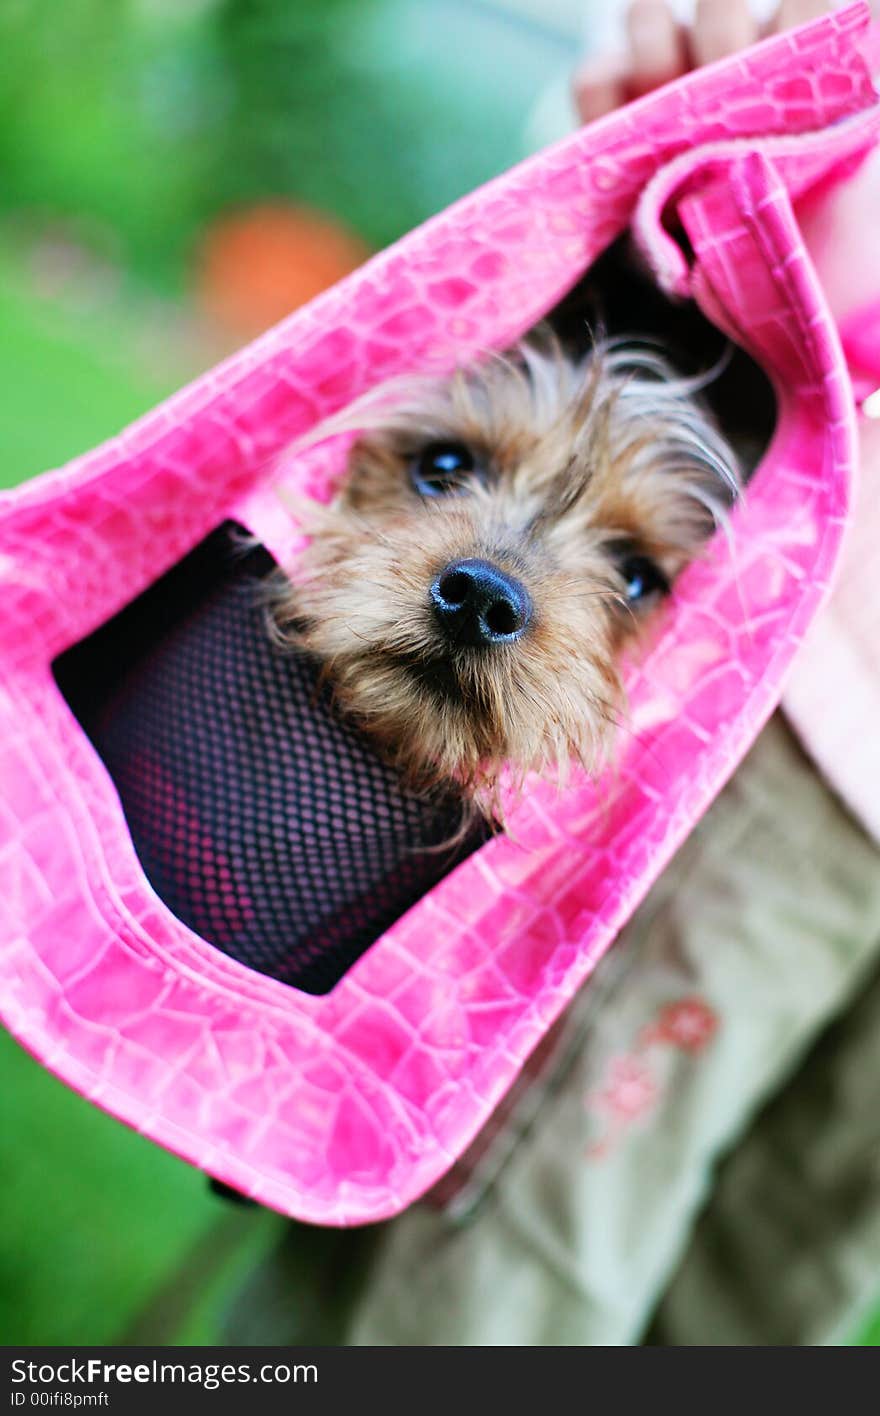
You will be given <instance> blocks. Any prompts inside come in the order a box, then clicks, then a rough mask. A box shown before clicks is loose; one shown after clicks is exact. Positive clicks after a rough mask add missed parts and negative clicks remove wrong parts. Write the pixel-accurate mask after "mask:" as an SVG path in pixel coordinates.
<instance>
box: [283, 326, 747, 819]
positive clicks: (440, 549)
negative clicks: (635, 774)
mask: <svg viewBox="0 0 880 1416" xmlns="http://www.w3.org/2000/svg"><path fill="white" fill-rule="evenodd" d="M697 387H699V381H697V380H693V381H687V380H683V379H678V378H676V376H675V375H674V373H673V371H672V370H671V369H670V368H669V367H668V366H667V365H666V363H665V362H664V361H663V360H662V359H661V358H660V357H659V356H658V355H657V354H656V353H654V352H651V351H650V350H649V349H647V348H644V347H641V348H639V347H636V346H633V345H625V344H621V343H606V344H601V345H599V346H597V347H596V348H595V349H594V350H593V351H592V353H591V354H590V355H588V356H587V357H586V358H583V359H580V360H572V359H570V358H569V357H567V356H566V355H565V354H564V353H563V352H562V350H561V349H560V348H559V347H558V346H557V345H556V344H555V343H553V342H552V341H550V342H546V341H545V342H543V343H533V342H532V343H526V344H523V345H522V346H520V347H518V348H517V349H516V350H514V351H513V352H512V353H511V354H510V355H507V356H493V357H490V358H488V359H486V360H485V361H484V362H482V363H480V364H478V365H476V366H475V367H473V368H471V369H469V370H468V371H466V372H459V373H457V374H456V375H455V376H453V377H452V378H450V379H449V380H448V381H445V382H443V381H438V382H435V383H431V382H427V381H424V380H417V381H409V382H406V383H401V384H398V385H396V386H395V387H394V388H391V389H388V390H387V391H386V392H385V394H384V395H383V396H380V397H379V398H378V399H376V398H374V399H372V400H367V403H366V404H365V405H364V406H363V407H362V408H361V409H360V410H354V411H352V412H351V413H349V414H348V415H346V417H345V418H344V419H343V420H342V422H340V421H339V420H337V421H336V423H335V424H334V425H332V426H331V428H330V430H329V431H338V430H339V428H340V427H345V426H348V427H349V428H357V429H358V430H359V431H360V436H359V438H358V441H357V442H356V443H355V444H354V446H353V449H352V452H351V455H350V459H349V465H348V473H347V476H346V478H345V482H344V485H343V486H342V487H341V490H340V491H339V492H338V494H337V495H336V497H335V500H334V501H333V502H332V503H331V504H330V505H329V506H327V507H323V508H322V507H318V506H315V507H313V508H311V509H310V513H309V516H308V520H307V523H306V526H305V530H306V532H307V534H308V535H309V536H310V538H311V539H310V541H309V544H308V545H307V547H306V549H305V551H304V553H303V555H302V558H301V560H300V562H299V563H298V565H297V566H296V569H295V583H294V584H293V585H292V586H291V587H290V588H289V589H288V591H287V592H286V593H285V595H284V596H283V598H282V599H281V601H280V602H279V604H278V606H277V610H276V616H275V621H276V626H277V628H278V631H279V633H280V635H281V637H282V639H283V640H284V641H285V642H286V643H289V644H292V645H297V646H299V647H301V648H303V649H305V650H307V651H308V652H310V653H312V654H314V655H316V656H317V657H318V659H319V660H320V662H321V663H322V664H323V665H324V667H325V671H326V674H327V676H328V677H329V680H330V681H331V683H332V684H333V686H334V690H335V694H336V697H337V699H338V702H339V704H340V705H341V707H342V708H343V709H344V710H345V711H346V712H347V713H348V714H350V715H351V716H352V717H353V718H354V719H355V720H356V721H357V722H358V723H359V724H360V726H361V727H362V728H363V729H364V730H366V731H367V732H369V733H370V734H372V735H373V736H374V737H375V739H376V741H377V742H378V743H379V745H380V747H381V749H382V751H383V753H384V754H385V755H386V756H387V758H389V759H390V760H391V761H392V762H393V763H394V764H396V766H397V767H398V768H399V769H400V770H401V771H402V773H403V774H404V777H405V779H406V780H407V782H408V783H409V784H410V785H413V786H417V787H426V786H431V785H433V784H439V783H445V782H449V781H455V782H457V783H459V784H460V785H461V787H462V788H463V789H464V791H465V793H466V795H467V796H468V797H469V798H470V799H472V800H473V801H474V802H475V803H476V804H477V806H479V807H480V808H481V809H483V810H485V811H487V812H491V811H493V810H497V789H498V785H499V779H500V775H501V773H502V772H503V771H504V770H505V769H507V770H508V772H509V771H511V770H512V772H513V774H514V775H515V777H517V778H519V779H521V778H522V776H523V775H524V774H525V773H526V772H529V771H532V770H539V771H540V770H548V769H549V770H554V771H556V772H557V773H558V774H560V775H561V774H564V772H565V769H566V765H567V764H568V762H569V761H570V759H572V758H574V759H576V760H577V761H579V762H581V763H582V764H584V766H585V767H586V768H587V770H595V768H596V767H597V766H598V765H599V763H600V762H601V761H602V760H603V759H604V758H605V756H606V755H607V752H608V748H609V744H610V741H611V736H612V730H613V727H614V725H615V722H616V720H617V717H618V715H619V712H620V709H621V705H622V702H623V694H622V687H621V682H620V672H619V657H620V649H621V646H622V645H623V643H624V641H625V640H626V639H627V638H628V637H629V636H632V635H633V634H635V633H636V632H637V631H638V629H639V626H640V624H641V622H642V621H643V618H644V611H645V610H647V609H648V608H649V607H650V604H651V603H653V602H654V601H656V600H657V599H658V598H660V596H661V595H662V593H663V591H664V590H665V589H666V588H667V586H666V584H665V583H664V582H671V581H672V580H673V579H674V578H675V576H676V575H677V574H678V572H679V571H680V570H681V569H682V567H683V566H684V565H685V564H686V563H687V562H688V561H689V560H691V559H692V558H693V557H694V556H695V555H696V554H697V553H698V551H699V549H700V547H701V546H702V544H703V543H704V542H705V541H706V539H707V537H708V536H709V535H710V534H711V533H712V531H713V529H714V527H715V525H716V524H717V523H718V522H719V521H722V520H723V519H724V514H725V510H726V508H727V507H729V506H730V504H731V502H732V501H733V499H734V498H735V496H736V494H737V486H738V482H737V475H736V470H735V461H734V458H733V455H732V453H731V452H730V450H729V448H727V446H726V445H725V443H724V442H723V440H722V438H721V437H720V435H719V434H718V433H717V431H716V430H715V428H714V427H713V425H712V422H711V420H710V418H709V417H708V415H707V414H706V413H705V412H704V411H703V410H702V409H701V407H700V405H699V403H698V401H697V399H696V397H695V391H696V389H697ZM448 442H454V443H455V444H463V445H465V446H466V448H467V449H469V450H470V451H471V453H472V455H473V457H474V458H475V459H476V462H477V464H478V469H477V471H476V472H475V473H473V474H471V475H467V476H463V477H462V478H461V480H460V484H458V483H457V484H456V485H454V486H453V487H452V488H451V489H450V490H448V491H446V492H445V493H444V494H443V495H434V496H425V495H423V494H420V492H419V491H418V490H416V489H415V487H414V484H413V477H412V469H413V467H414V466H418V465H419V457H420V455H423V450H424V449H425V448H426V447H429V448H430V447H433V446H434V445H435V444H443V443H448ZM634 556H638V557H640V558H643V560H647V561H650V562H651V563H652V564H653V565H655V566H656V567H657V568H659V571H660V572H661V576H660V577H659V579H660V584H659V586H657V587H655V589H654V591H653V593H650V594H647V595H645V596H643V597H641V599H639V601H638V603H632V602H631V600H630V598H629V596H628V590H627V573H628V572H627V567H628V566H631V565H632V564H633V557H634ZM469 557H477V558H480V559H482V560H485V561H487V562H490V563H491V564H492V565H493V566H495V567H498V568H499V570H500V571H501V572H503V573H504V574H506V575H507V576H509V577H515V579H516V581H517V582H518V583H519V584H520V585H521V586H525V587H526V590H527V592H528V596H529V597H530V600H531V619H530V621H529V623H528V625H527V628H526V629H525V630H524V631H523V632H522V634H521V636H520V637H519V638H517V639H516V640H515V641H514V642H502V643H491V644H486V645H483V644H481V645H479V646H478V647H474V646H472V645H466V644H465V645H462V644H456V643H450V642H449V638H448V634H447V635H446V636H444V634H443V633H442V632H441V631H440V629H439V628H438V622H437V615H436V613H435V610H434V606H433V604H432V601H431V597H430V593H429V587H430V586H431V585H432V583H435V581H436V579H437V577H438V576H440V575H441V574H442V572H443V568H444V567H445V566H448V565H449V564H450V563H451V562H455V561H456V560H457V559H458V558H469Z"/></svg>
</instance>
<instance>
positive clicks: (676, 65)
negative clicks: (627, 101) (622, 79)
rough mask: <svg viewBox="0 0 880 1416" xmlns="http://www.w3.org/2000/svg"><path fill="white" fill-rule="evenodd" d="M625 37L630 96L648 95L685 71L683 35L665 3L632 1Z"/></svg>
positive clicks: (654, 0)
mask: <svg viewBox="0 0 880 1416" xmlns="http://www.w3.org/2000/svg"><path fill="white" fill-rule="evenodd" d="M626 34H627V40H628V43H629V55H630V58H629V66H628V88H629V96H630V97H632V98H635V97H638V95H639V94H643V93H648V92H649V91H650V90H651V89H654V88H658V87H659V86H660V84H665V83H668V82H669V80H670V79H677V78H678V77H679V75H681V74H683V73H685V71H686V70H687V68H688V55H687V47H686V45H685V39H684V32H683V31H682V29H681V27H680V26H679V24H678V21H677V20H676V18H675V16H674V15H673V13H672V11H671V10H670V8H669V6H668V5H667V4H666V3H665V0H632V3H631V4H630V6H629V9H628V10H627V13H626Z"/></svg>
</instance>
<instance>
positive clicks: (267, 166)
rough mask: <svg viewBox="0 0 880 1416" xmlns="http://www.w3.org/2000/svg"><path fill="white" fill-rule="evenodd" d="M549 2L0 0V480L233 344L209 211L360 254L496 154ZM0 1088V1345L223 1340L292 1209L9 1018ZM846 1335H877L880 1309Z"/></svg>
mask: <svg viewBox="0 0 880 1416" xmlns="http://www.w3.org/2000/svg"><path fill="white" fill-rule="evenodd" d="M550 8H551V9H552V8H553V7H552V5H551V7H550ZM569 8H570V7H569ZM557 9H558V10H559V11H560V13H561V12H562V11H564V10H565V7H564V6H562V7H557ZM541 11H542V7H539V6H529V5H523V6H522V7H521V11H520V13H519V14H518V15H515V16H514V17H513V18H512V19H511V17H510V16H509V15H508V16H507V17H505V15H504V14H503V13H500V12H499V11H498V9H497V7H494V6H493V5H492V4H491V3H474V4H469V3H467V0H436V3H434V0H299V3H293V4H291V3H286V0H175V3H172V0H67V3H66V4H65V5H63V6H59V5H58V4H57V3H53V0H6V3H5V5H4V6H3V7H2V8H0V387H2V389H3V397H2V399H0V485H4V486H12V485H14V484H15V483H17V482H19V481H21V480H23V479H24V478H26V477H29V476H31V475H34V474H36V473H38V472H40V471H42V470H44V469H45V468H47V467H51V466H54V465H57V464H58V463H60V462H63V461H64V460H66V459H67V458H69V457H71V456H73V455H75V454H77V453H79V452H81V451H83V450H85V449H86V448H88V447H90V446H92V445H93V444H94V443H96V442H98V441H100V440H101V439H103V438H104V437H107V436H109V435H111V434H113V433H115V432H116V431H118V430H119V428H121V427H123V426H124V425H125V424H126V423H128V422H129V421H130V420H131V419H132V418H134V417H136V416H138V415H139V414H140V413H142V412H144V411H145V410H146V409H148V408H149V407H150V406H151V405H152V404H153V403H155V402H156V401H157V399H159V398H161V397H162V396H164V395H165V394H167V393H169V392H171V391H173V389H174V388H176V387H177V386H179V384H180V383H181V382H183V381H184V380H185V379H186V378H187V377H188V376H190V375H191V374H193V373H196V372H198V371H199V369H200V368H201V367H203V366H205V365H206V364H207V363H209V362H210V361H211V360H212V358H213V357H214V355H215V353H217V352H219V351H220V350H221V349H222V348H223V347H224V340H226V341H227V342H228V339H229V332H228V331H227V332H224V334H223V335H222V336H221V335H218V334H217V332H216V331H213V330H211V329H209V328H207V327H205V326H204V322H203V321H202V319H201V317H200V315H199V312H198V310H197V309H194V302H193V296H192V288H193V260H194V254H193V253H194V251H195V250H196V249H197V247H198V243H199V241H200V239H201V237H202V234H203V233H204V231H205V230H206V229H208V228H209V227H210V224H211V223H212V221H214V220H215V218H217V217H218V215H220V214H221V213H223V212H226V211H228V210H229V209H231V208H235V207H237V206H241V205H247V204H249V203H260V202H264V201H266V200H267V199H273V200H277V199H284V200H293V201H296V202H300V203H306V204H307V205H309V206H310V207H313V208H315V209H316V210H318V211H320V212H323V213H326V214H329V215H330V216H331V217H333V218H334V219H336V220H337V221H338V222H340V223H342V224H343V225H344V227H345V229H346V230H349V231H351V232H352V233H354V234H355V235H356V236H357V237H359V238H360V239H361V241H363V242H364V243H366V245H367V246H368V247H370V248H374V249H375V248H378V247H380V246H382V245H384V244H386V243H387V242H389V241H391V240H393V239H394V238H395V237H396V236H398V235H399V234H400V233H401V232H403V231H404V230H406V229H408V228H409V227H410V226H412V225H414V224H416V223H417V222H419V221H421V220H423V219H425V217H427V216H429V215H430V214H431V213H432V212H433V211H436V210H438V209H440V208H442V207H443V206H445V205H447V204H448V202H450V201H451V200H453V199H454V198H455V197H457V196H458V195H460V194H461V193H463V192H465V191H467V190H469V189H470V188H471V187H473V186H474V185H476V184H477V183H478V182H480V181H483V180H484V179H486V178H487V177H489V176H491V175H492V174H493V173H494V172H495V171H498V170H500V169H502V168H503V167H505V166H507V165H509V163H510V162H512V161H514V160H515V159H516V158H517V157H518V156H519V155H520V149H521V142H522V131H523V123H524V117H525V113H526V111H527V109H528V107H529V105H530V104H531V103H532V102H533V101H534V99H535V98H536V96H537V95H538V94H539V92H540V91H541V90H542V88H543V86H544V85H545V84H546V83H547V82H548V81H549V80H550V79H551V78H552V77H553V76H554V75H555V74H557V73H558V71H559V69H560V66H564V65H565V64H567V63H570V62H571V58H572V56H573V53H574V47H573V41H572V40H571V38H570V37H568V36H567V35H566V32H565V29H564V26H561V25H557V26H556V27H555V28H554V27H553V26H552V25H550V24H546V23H543V22H542V21H541V20H540V18H539V19H538V20H537V21H536V20H535V19H534V16H535V15H536V14H537V15H538V16H539V17H540V14H541ZM487 54H491V56H492V62H491V63H488V62H487V61H486V55H487ZM0 1093H2V1096H3V1098H4V1109H3V1125H2V1127H0V1187H2V1194H3V1224H2V1226H0V1340H2V1341H3V1342H4V1343H6V1344H10V1345H11V1344H63V1345H76V1344H83V1343H91V1344H101V1343H118V1342H123V1341H131V1342H139V1341H144V1342H153V1341H154V1342H168V1343H197V1344H208V1343H211V1342H214V1341H216V1340H217V1334H218V1323H219V1318H220V1314H221V1312H222V1309H223V1305H224V1303H225V1301H226V1299H227V1297H228V1295H229V1293H230V1292H231V1291H232V1290H233V1288H234V1286H235V1284H236V1283H237V1281H238V1279H239V1277H240V1276H241V1275H242V1274H243V1272H244V1271H245V1270H246V1269H247V1268H248V1267H249V1266H250V1265H251V1264H252V1263H253V1262H254V1261H255V1260H256V1258H257V1257H258V1255H259V1253H260V1252H261V1250H262V1248H263V1246H265V1245H268V1244H269V1243H271V1242H272V1240H273V1239H274V1238H275V1237H277V1233H278V1227H279V1225H280V1224H281V1223H282V1221H281V1220H280V1219H279V1218H278V1217H277V1216H275V1215H272V1214H269V1213H268V1212H265V1211H260V1210H245V1209H238V1208H236V1207H232V1206H229V1205H228V1204H227V1203H226V1202H225V1201H223V1200H220V1199H217V1198H215V1197H214V1196H213V1195H212V1194H211V1193H210V1191H209V1190H208V1187H207V1184H206V1181H205V1178H204V1176H202V1175H201V1174H200V1173H199V1172H197V1171H195V1170H193V1169H191V1168H190V1167H188V1166H186V1165H184V1164H183V1163H181V1162H179V1161H178V1160H176V1159H175V1158H174V1157H173V1156H171V1155H169V1154H167V1153H166V1152H165V1151H162V1150H160V1149H159V1148H157V1147H155V1146H153V1145H152V1144H151V1143H149V1142H148V1141H145V1140H144V1139H143V1138H142V1137H140V1136H137V1135H136V1134H134V1133H133V1132H131V1131H129V1130H127V1129H126V1128H125V1127H124V1126H122V1125H120V1124H119V1123H118V1122H116V1121H115V1120H113V1119H111V1118H110V1117H108V1116H105V1115H104V1114H103V1113H101V1112H99V1111H98V1110H96V1109H95V1108H93V1107H91V1106H90V1105H89V1104H88V1103H86V1102H85V1101H83V1100H82V1099H81V1098H80V1097H78V1096H77V1095H75V1094H74V1093H72V1092H70V1091H69V1090H67V1089H66V1088H65V1087H64V1086H62V1085H61V1084H60V1083H59V1082H57V1081H56V1080H55V1079H54V1078H53V1077H51V1076H50V1075H49V1074H48V1073H47V1072H45V1071H44V1070H43V1069H42V1068H40V1067H39V1066H38V1065H37V1064H36V1063H35V1062H33V1061H32V1060H31V1059H30V1058H29V1057H28V1056H27V1055H26V1054H25V1053H24V1052H23V1051H22V1050H21V1049H20V1048H19V1047H18V1046H17V1045H16V1044H15V1043H14V1042H13V1041H12V1040H11V1039H10V1038H9V1037H8V1036H7V1035H6V1034H5V1033H4V1034H0ZM860 1340H861V1341H862V1342H865V1343H869V1344H871V1345H877V1344H880V1319H878V1321H877V1322H876V1323H875V1324H874V1325H873V1326H872V1327H871V1328H870V1329H869V1330H868V1331H867V1332H866V1333H864V1334H863V1335H862V1337H861V1339H860Z"/></svg>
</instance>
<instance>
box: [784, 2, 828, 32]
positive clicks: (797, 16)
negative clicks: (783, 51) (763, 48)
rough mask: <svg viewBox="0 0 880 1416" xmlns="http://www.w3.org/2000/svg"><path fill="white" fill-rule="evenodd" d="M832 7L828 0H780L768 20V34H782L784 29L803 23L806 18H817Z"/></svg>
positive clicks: (805, 21)
mask: <svg viewBox="0 0 880 1416" xmlns="http://www.w3.org/2000/svg"><path fill="white" fill-rule="evenodd" d="M831 8H832V6H831V3H830V0H781V4H780V6H779V9H778V10H777V11H776V14H775V15H774V17H773V19H772V20H771V21H770V30H769V33H770V34H782V32H783V31H784V30H790V29H794V28H795V26H796V25H805V24H806V23H807V20H815V19H818V17H819V16H820V15H825V14H827V13H828V11H829V10H830V9H831Z"/></svg>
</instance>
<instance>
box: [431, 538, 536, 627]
mask: <svg viewBox="0 0 880 1416" xmlns="http://www.w3.org/2000/svg"><path fill="white" fill-rule="evenodd" d="M429 593H430V598H431V604H432V605H433V608H434V614H435V616H436V619H437V622H438V624H439V626H440V629H441V630H442V632H443V635H444V637H445V638H446V639H447V640H448V641H449V642H450V643H451V644H455V645H468V646H470V647H472V648H482V647H484V646H486V645H490V644H509V643H511V642H512V641H513V640H515V639H519V637H520V635H521V634H522V633H523V632H524V630H525V629H526V628H527V627H528V624H529V621H530V620H531V618H532V601H531V597H530V596H529V592H528V590H527V589H526V587H525V586H524V585H523V584H521V583H520V581H519V580H515V579H514V578H513V576H512V575H507V574H506V572H505V571H503V570H500V569H499V567H498V566H497V565H492V563H491V561H485V560H477V559H471V560H456V561H450V563H449V565H447V566H446V567H445V568H444V569H443V570H441V572H440V574H439V575H438V576H437V577H436V579H435V580H434V581H433V583H432V585H431V589H430V592H429Z"/></svg>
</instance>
